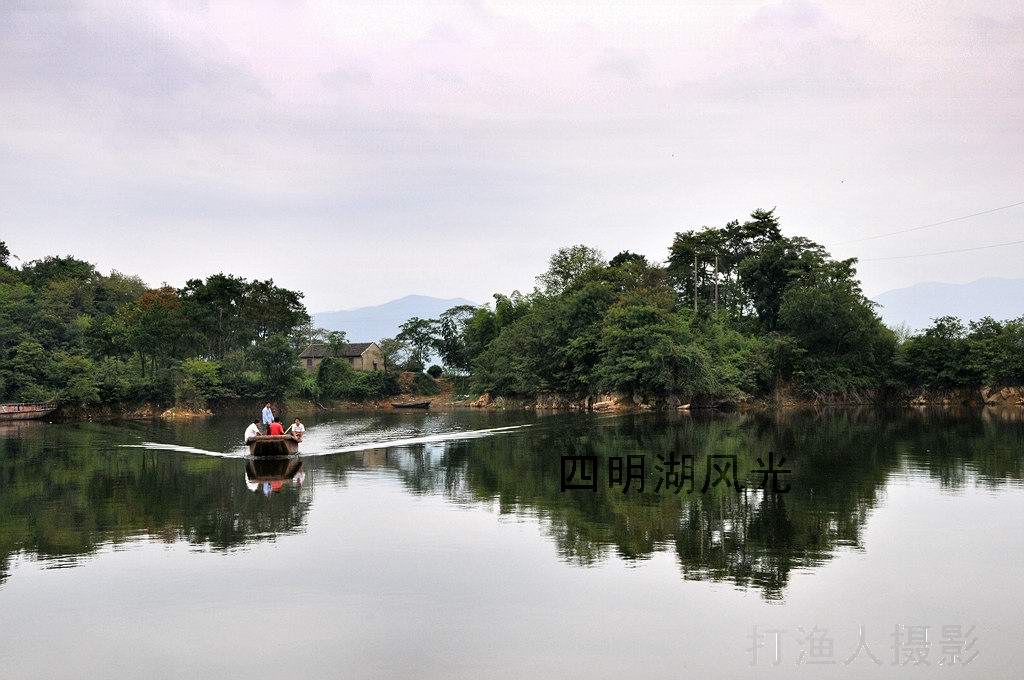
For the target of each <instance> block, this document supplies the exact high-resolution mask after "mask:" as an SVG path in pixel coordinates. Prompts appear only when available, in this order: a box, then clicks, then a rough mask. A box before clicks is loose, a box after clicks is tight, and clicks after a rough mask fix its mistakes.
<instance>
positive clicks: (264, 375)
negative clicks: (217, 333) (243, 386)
mask: <svg viewBox="0 0 1024 680" xmlns="http://www.w3.org/2000/svg"><path fill="white" fill-rule="evenodd" d="M252 357H253V360H254V361H255V363H256V366H257V367H258V368H259V371H260V377H261V384H260V389H261V391H262V393H263V395H264V396H266V397H270V398H275V399H277V398H281V397H284V396H285V395H287V394H289V393H291V392H292V391H293V390H294V389H295V387H296V386H298V384H299V382H300V379H301V377H302V373H303V371H302V368H301V367H300V366H299V355H298V353H297V352H296V351H295V348H294V347H292V346H291V343H289V342H288V336H286V335H284V334H282V333H277V334H274V335H271V336H269V337H268V338H266V339H265V340H263V341H262V342H258V343H257V344H256V346H255V347H254V348H253V350H252Z"/></svg>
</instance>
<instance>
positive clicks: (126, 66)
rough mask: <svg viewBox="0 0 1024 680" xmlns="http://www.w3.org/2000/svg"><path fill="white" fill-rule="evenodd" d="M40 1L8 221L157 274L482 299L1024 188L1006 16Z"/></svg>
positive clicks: (982, 10) (988, 199)
mask: <svg viewBox="0 0 1024 680" xmlns="http://www.w3.org/2000/svg"><path fill="white" fill-rule="evenodd" d="M38 7H39V6H38V5H37V4H34V3H21V4H14V3H10V2H8V3H4V4H2V5H0V90H2V92H3V97H0V229H3V231H4V232H5V234H4V238H5V239H7V240H8V241H9V242H11V243H12V245H13V246H14V247H15V249H16V251H17V250H18V249H20V250H21V252H22V253H23V254H24V255H26V256H29V257H38V256H40V255H43V254H46V252H48V251H50V250H52V249H53V248H54V247H55V244H59V247H61V248H66V249H67V250H68V251H73V252H76V253H78V254H80V255H83V256H85V257H89V258H90V259H93V260H95V261H97V262H99V263H100V264H101V266H103V267H105V268H111V267H117V268H118V269H122V270H125V271H137V270H140V271H142V273H143V274H144V275H146V277H147V278H149V279H150V280H151V281H156V282H159V281H161V280H172V281H173V280H175V279H176V278H177V279H181V280H183V279H184V278H185V277H186V276H194V275H197V274H204V273H209V268H211V267H227V268H229V269H232V270H236V271H238V272H239V273H243V274H245V273H248V274H249V275H260V276H267V275H272V276H275V278H277V279H278V280H282V281H288V280H292V281H293V282H294V285H296V286H298V287H302V288H304V289H305V290H306V291H307V294H308V297H307V299H308V300H309V301H310V304H311V306H314V307H317V308H327V307H335V308H336V307H343V306H346V298H347V297H348V296H358V297H359V302H360V303H362V302H367V301H380V300H383V299H387V298H388V297H396V296H398V295H400V294H404V293H408V292H422V293H433V294H444V295H445V296H451V295H462V296H464V297H468V298H473V299H487V297H488V296H489V294H490V292H491V291H492V290H507V289H509V288H512V287H516V286H520V287H521V286H528V285H529V283H530V282H531V281H532V279H533V276H534V275H535V274H536V273H537V271H538V270H539V269H540V268H542V267H543V265H544V261H545V259H546V256H547V254H549V253H550V252H551V251H552V250H554V249H555V248H556V247H559V246H562V245H565V244H567V243H571V242H578V241H588V242H591V243H593V244H594V245H597V246H599V247H601V248H603V249H604V250H606V251H608V252H617V251H618V250H621V249H623V248H630V249H632V250H641V251H646V252H647V253H648V254H649V255H651V256H652V257H654V258H656V259H660V258H661V257H663V255H664V249H665V248H666V247H667V244H668V242H669V241H670V240H671V236H672V232H673V231H675V230H677V229H681V228H687V227H690V226H695V225H699V224H714V223H721V222H724V221H726V220H728V219H731V218H733V217H738V216H741V215H742V214H743V213H745V212H747V211H749V209H751V208H753V207H755V206H757V205H776V204H778V205H779V206H780V212H781V214H782V215H783V219H784V220H786V223H787V225H790V226H791V227H792V228H793V229H795V230H799V231H802V232H804V233H809V235H811V236H814V237H816V238H819V239H820V240H823V241H828V240H829V238H830V236H832V235H834V234H839V233H844V234H845V233H846V232H849V231H850V230H852V229H859V228H865V226H864V225H867V226H868V227H871V226H876V225H877V226H878V227H879V228H881V227H882V226H894V227H896V228H898V227H900V226H903V224H902V223H903V222H904V221H909V222H914V223H916V222H920V221H922V220H920V219H918V218H919V217H922V216H923V215H921V214H920V213H921V211H922V210H925V209H928V210H931V209H935V210H937V211H938V210H939V208H940V205H939V204H942V205H941V207H944V208H945V209H948V210H950V211H953V212H956V211H957V210H960V211H961V212H971V211H972V210H976V209H978V208H979V207H984V206H985V205H987V204H988V203H992V204H1003V203H1006V202H1008V200H1007V196H1005V195H1004V194H1006V193H1007V192H1009V193H1013V192H1014V191H1016V190H1017V187H1019V186H1020V184H1021V182H1020V180H1021V179H1022V176H1021V175H1022V170H1021V167H1020V163H1019V162H1018V161H1016V160H1015V156H1019V155H1018V154H1010V153H1007V150H1008V149H1014V148H1018V147H1019V146H1020V145H1021V141H1022V135H1024V132H1022V129H1021V126H1020V125H1019V123H1020V113H1019V112H1020V111H1021V105H1022V103H1024V102H1022V101H1021V97H1022V94H1024V93H1022V84H1021V81H1020V79H1019V78H1017V77H1016V75H1015V74H1016V73H1017V72H1019V70H1020V69H1019V68H1014V66H1015V65H1016V66H1018V67H1019V66H1022V65H1024V64H1022V63H1021V60H1022V58H1024V48H1022V46H1021V41H1020V39H1019V37H1018V39H1016V40H1015V39H1014V37H1013V36H1014V35H1015V34H1014V30H1015V28H1016V27H1017V26H1018V25H1019V22H1020V17H1019V16H1018V15H1016V14H1014V13H1013V12H1012V11H1009V10H1006V9H1004V8H1002V7H1001V6H1000V5H998V4H996V3H978V4H972V5H971V6H970V7H969V8H964V7H963V6H960V5H957V6H950V7H948V8H947V7H942V6H936V7H932V6H931V5H928V11H927V12H924V11H919V10H920V9H921V8H923V7H924V5H921V6H920V7H917V6H911V5H910V4H900V5H898V6H897V5H890V4H878V5H851V4H831V3H829V4H825V3H820V4H817V3H809V2H788V3H771V4H764V5H760V6H753V7H751V6H749V5H747V4H740V3H723V4H719V5H704V4H697V5H687V4H669V3H645V2H641V3H636V4H635V5H631V10H630V11H629V12H625V11H622V10H621V6H619V5H614V4H608V5H594V6H592V7H589V8H587V10H586V11H583V10H581V9H580V7H579V6H575V5H573V6H570V5H550V4H546V3H545V4H541V3H530V2H516V3H504V2H502V3H482V2H476V3H453V4H446V5H443V6H439V5H437V4H436V3H408V4H407V5H405V6H404V7H403V11H401V12H398V11H395V10H394V8H393V7H392V6H389V5H385V4H371V3H344V4H343V3H335V2H328V1H326V0H325V1H320V0H311V1H310V2H308V3H306V4H304V5H303V6H301V7H300V6H297V5H295V4H293V3H278V2H269V1H268V2H257V3H240V4H231V3H200V2H197V3H191V4H179V3H174V4H165V3H163V2H155V1H154V2H147V1H144V0H140V1H139V2H133V3H131V4H130V5H125V4H123V3H117V4H112V3H104V2H81V3H79V2H69V3H66V4H62V5H58V4H47V5H45V6H44V7H45V9H38ZM840 178H843V179H845V180H847V182H846V183H844V184H840V183H839V179H840ZM840 186H841V187H843V189H841V190H840V189H838V188H837V187H840ZM1009 198H1016V196H1010V197H1009ZM961 208H966V210H961ZM940 212H941V211H940ZM930 217H931V215H930V214H929V215H928V216H927V218H930ZM886 221H888V222H886ZM923 221H927V219H924V220H923ZM883 222H885V224H882V223H883ZM890 222H891V223H894V224H890ZM8 234H12V235H8ZM140 236H141V237H142V238H141V240H140V241H139V242H140V243H141V244H143V247H136V248H130V247H127V246H124V247H121V246H120V245H117V244H120V243H126V242H128V240H129V239H132V238H138V237H140ZM955 237H956V234H953V235H952V236H951V242H955V241H956V238H955ZM111 239H113V240H114V241H115V242H116V243H115V245H113V246H112V245H111V244H110V240H111ZM195 239H199V241H200V242H201V244H202V245H201V247H198V248H197V247H196V242H195ZM269 240H272V241H273V242H274V243H278V244H281V245H282V247H290V248H294V247H299V248H301V249H302V250H303V251H304V252H305V253H306V255H305V256H304V258H303V260H302V262H303V264H302V266H301V267H298V268H296V267H292V268H288V269H286V270H284V271H280V270H278V267H280V266H281V265H278V264H275V263H274V262H273V261H272V260H269V259H268V258H266V257H265V255H266V253H267V248H266V245H265V244H266V242H267V241H269ZM148 244H152V245H153V247H157V246H159V249H160V250H159V252H154V253H152V254H150V253H148V252H147V250H146V246H147V245H148ZM911 245H912V244H906V243H903V244H900V243H896V244H894V247H895V246H900V247H909V246H911ZM509 248H511V249H513V250H515V251H516V252H517V254H518V256H517V257H506V256H503V255H502V252H503V249H504V250H507V249H509ZM385 254H386V256H387V258H388V260H389V263H390V264H389V265H388V266H386V267H383V266H378V264H376V263H377V262H378V260H379V258H381V257H383V256H385ZM844 254H847V253H844ZM850 254H856V253H850ZM428 255H429V256H428ZM424 257H427V258H428V259H427V260H426V264H425V263H424V259H423V258H424ZM1003 266H1005V267H1007V268H1012V266H1013V265H1012V264H1011V262H1010V260H1009V259H1008V260H1006V263H1005V265H1003ZM424 270H427V271H426V273H424ZM338 271H345V272H360V273H361V274H360V275H358V276H346V277H345V280H346V281H347V282H348V284H347V286H346V288H345V289H340V288H338V286H337V285H336V284H335V283H332V282H336V280H337V279H336V273H337V272H338ZM865 271H867V270H865ZM452 272H459V275H458V276H454V275H453V274H452ZM869 273H870V274H871V275H873V276H878V277H880V279H879V280H883V281H891V282H892V283H893V284H894V285H895V284H900V283H904V281H902V280H900V277H901V276H904V277H906V276H910V275H911V274H910V273H908V272H900V273H888V272H885V271H874V272H869ZM933 278H935V277H934V276H933Z"/></svg>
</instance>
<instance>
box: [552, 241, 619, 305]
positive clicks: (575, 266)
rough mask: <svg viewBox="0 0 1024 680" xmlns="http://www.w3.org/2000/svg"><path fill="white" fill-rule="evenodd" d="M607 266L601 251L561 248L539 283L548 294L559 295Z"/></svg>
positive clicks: (577, 247)
mask: <svg viewBox="0 0 1024 680" xmlns="http://www.w3.org/2000/svg"><path fill="white" fill-rule="evenodd" d="M606 264H607V263H606V262H605V260H604V255H603V254H602V253H601V251H600V250H597V249H595V248H591V247H590V246H585V245H575V246H569V247H568V248H560V249H559V250H558V252H556V253H555V254H554V255H552V256H551V259H550V260H549V261H548V269H547V271H546V272H544V273H543V274H541V275H540V276H538V277H537V283H539V284H540V287H541V288H542V289H543V291H544V292H545V293H546V294H548V295H557V294H559V293H561V292H563V291H565V290H567V289H568V288H570V287H571V286H573V285H574V284H575V283H576V282H577V281H579V280H580V279H581V278H582V277H583V276H585V275H586V274H587V273H589V272H591V271H593V270H594V269H599V268H601V267H604V266H606Z"/></svg>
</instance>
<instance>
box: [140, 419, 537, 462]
mask: <svg viewBox="0 0 1024 680" xmlns="http://www.w3.org/2000/svg"><path fill="white" fill-rule="evenodd" d="M524 427H530V425H529V424H525V425H508V426H506V427H491V428H487V429H484V430H461V431H457V432H443V433H441V434H429V435H424V436H422V437H406V438H405V439H384V440H380V441H374V442H366V443H363V444H353V445H351V446H343V447H341V448H340V449H331V450H329V451H300V452H299V455H300V456H302V457H304V458H312V457H314V456H331V455H334V454H338V453H353V452H356V451H368V450H370V449H387V448H391V447H396V446H412V445H414V444H429V443H432V442H446V441H457V440H461V439H479V438H481V437H489V436H491V435H494V434H502V433H505V432H511V431H513V430H519V429H522V428H524ZM121 448H125V449H148V450H150V451H174V452H176V453H196V454H199V455H201V456H213V457H215V458H245V457H246V453H245V449H241V451H240V452H237V453H221V452H219V451H207V450H206V449H197V448H194V447H191V446H179V445H177V444H161V443H160V442H142V443H141V444H121Z"/></svg>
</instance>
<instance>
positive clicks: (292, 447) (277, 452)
mask: <svg viewBox="0 0 1024 680" xmlns="http://www.w3.org/2000/svg"><path fill="white" fill-rule="evenodd" d="M245 444H246V446H248V447H249V455H251V456H294V455H295V454H296V453H298V452H299V440H298V439H296V438H295V437H293V436H291V435H290V434H283V435H282V434H277V435H262V436H259V437H253V438H252V439H250V440H248V441H247V442H245Z"/></svg>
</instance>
